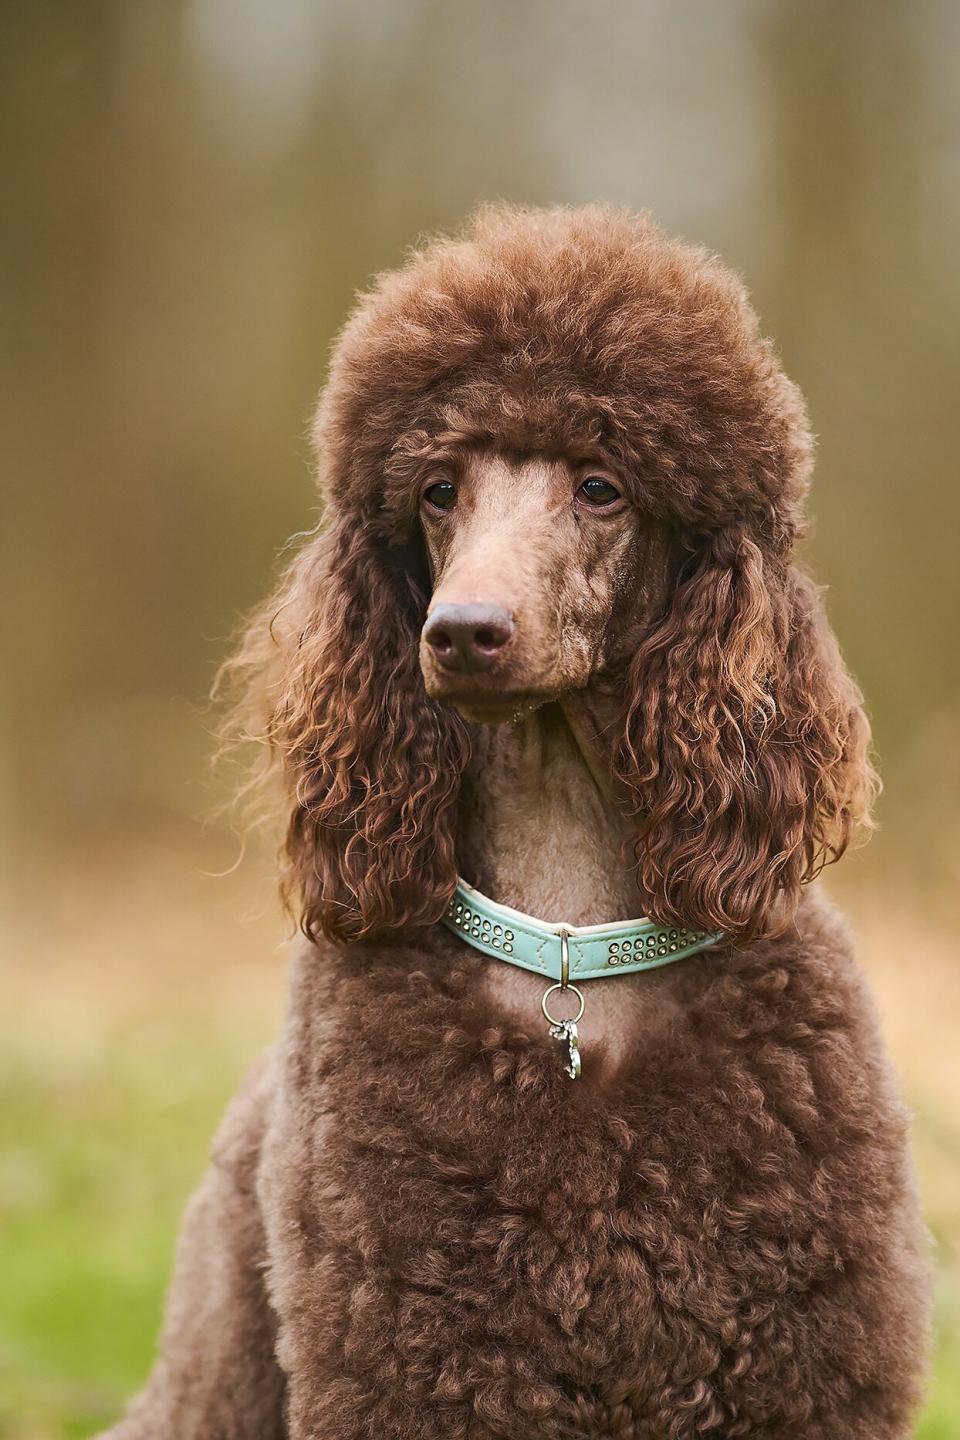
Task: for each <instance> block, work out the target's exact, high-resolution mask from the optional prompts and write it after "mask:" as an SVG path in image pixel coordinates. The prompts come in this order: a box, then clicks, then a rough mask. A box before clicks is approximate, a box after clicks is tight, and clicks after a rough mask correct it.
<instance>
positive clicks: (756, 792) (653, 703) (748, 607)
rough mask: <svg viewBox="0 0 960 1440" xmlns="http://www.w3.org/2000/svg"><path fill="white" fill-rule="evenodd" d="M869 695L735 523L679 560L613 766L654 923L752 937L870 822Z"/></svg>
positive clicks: (644, 645)
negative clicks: (627, 805) (632, 817)
mask: <svg viewBox="0 0 960 1440" xmlns="http://www.w3.org/2000/svg"><path fill="white" fill-rule="evenodd" d="M860 701H861V696H860V694H859V692H858V690H857V688H856V686H855V685H854V683H853V681H852V680H851V679H850V677H849V675H848V674H847V672H846V670H845V668H844V665H843V661H842V659H841V657H840V653H839V650H838V648H837V644H836V641H835V639H834V637H833V635H832V633H831V631H830V629H829V627H828V625H827V621H826V617H825V616H824V613H823V610H822V607H821V603H820V599H819V596H818V594H817V592H816V589H815V588H814V586H813V584H812V583H811V581H810V580H809V579H807V577H806V576H804V575H802V574H801V573H800V572H799V571H797V570H796V569H795V568H794V567H792V566H791V565H789V563H788V562H787V561H786V560H784V559H780V558H779V557H773V558H768V557H765V556H764V554H763V553H762V552H761V550H760V548H759V547H758V546H757V544H756V543H755V542H754V541H753V540H752V539H750V538H749V537H748V535H747V534H746V533H744V532H743V531H741V530H740V529H738V528H736V527H734V528H730V529H727V530H723V531H720V532H717V533H715V534H713V535H712V536H711V537H709V538H708V539H707V540H706V541H705V542H704V544H703V545H702V546H701V547H700V548H699V549H698V550H697V551H696V553H692V554H690V555H688V556H687V557H686V560H685V561H684V563H683V564H682V565H681V566H680V567H679V569H678V573H677V575H676V577H675V582H674V584H673V586H672V592H671V596H670V599H669V601H668V603H667V607H666V610H665V612H664V613H663V614H662V615H661V617H660V618H659V620H657V621H656V622H655V623H654V624H653V625H652V626H651V628H650V629H649V631H648V633H647V634H646V636H645V638H644V639H643V641H642V642H641V645H640V648H639V650H638V652H637V653H636V655H635V656H634V657H633V659H632V662H631V665H630V668H629V673H628V676H627V705H626V713H625V721H624V728H623V733H622V736H621V738H620V741H619V744H618V748H617V753H616V756H615V762H614V764H615V770H616V773H617V775H618V778H619V779H620V781H621V782H622V784H623V785H624V787H625V789H626V791H627V794H628V797H629V799H630V801H631V803H632V807H633V809H634V810H635V812H636V815H637V819H638V822H639V830H638V835H637V838H636V845H635V853H636V861H637V874H638V880H639V883H640V885H641V888H642V889H643V891H644V892H645V894H646V895H647V896H648V898H649V903H650V908H651V911H652V913H653V914H654V915H655V916H656V918H657V919H660V920H663V921H672V922H674V923H677V924H682V925H688V926H689V925H695V926H697V927H699V928H703V929H708V930H724V931H726V932H727V933H728V934H729V935H730V936H731V937H732V938H734V939H737V938H739V939H746V938H749V937H750V936H753V935H756V934H761V933H764V932H766V931H769V930H771V929H773V928H779V927H780V926H782V925H784V924H788V923H789V922H790V920H791V919H792V918H793V915H794V912H795V910H796V905H797V902H798V900H799V895H800V889H801V886H802V885H803V884H804V883H805V882H807V881H809V880H810V879H812V878H813V877H814V876H815V875H816V874H818V873H819V871H820V870H821V869H822V868H823V866H824V865H826V864H828V863H830V862H831V861H834V860H837V859H839V858H840V856H841V855H842V854H843V851H844V850H845V849H846V847H847V844H848V843H849V840H850V837H851V834H852V832H853V829H854V827H855V826H856V825H857V824H858V823H865V822H868V819H869V808H870V802H871V800H872V797H873V792H874V788H875V776H874V773H873V770H872V768H871V766H870V762H869V758H868V747H869V740H870V731H869V726H868V723H867V720H866V717H865V715H864V713H863V710H862V709H861V704H860Z"/></svg>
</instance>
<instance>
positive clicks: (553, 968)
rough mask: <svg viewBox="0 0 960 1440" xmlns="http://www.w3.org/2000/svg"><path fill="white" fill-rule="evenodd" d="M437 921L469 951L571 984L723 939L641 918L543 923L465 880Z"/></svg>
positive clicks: (650, 964)
mask: <svg viewBox="0 0 960 1440" xmlns="http://www.w3.org/2000/svg"><path fill="white" fill-rule="evenodd" d="M443 923H444V924H445V925H446V926H447V927H448V928H449V929H450V930H452V931H453V932H454V934H456V935H459V936H460V938H461V939H462V940H466V942H467V944H468V945H472V946H473V947H474V949H475V950H482V951H483V953H484V954H485V955H492V956H493V958H494V959H495V960H506V961H507V963H508V964H509V965H518V966H519V967H520V969H521V970H532V971H533V972H534V973H535V974H536V975H545V976H547V977H548V978H549V979H551V980H553V981H555V982H556V983H557V984H558V985H561V986H565V985H566V984H567V983H568V981H569V982H570V983H573V984H575V983H576V982H577V981H579V980H601V979H602V978H603V977H604V976H605V975H629V974H632V973H634V972H635V971H637V970H656V969H657V968H658V967H659V966H661V965H671V964H672V963H673V961H674V960H683V959H684V958H685V957H686V956H687V955H695V954H696V953H697V951H698V950H706V949H707V947H708V946H710V945H715V944H716V943H717V941H718V940H720V939H722V938H723V932H722V931H716V932H714V933H712V934H709V933H708V932H707V931H705V930H684V929H682V928H681V927H680V926H669V925H658V924H657V922H656V921H655V920H647V919H641V920H620V921H617V922H616V923H614V924H613V925H565V924H563V923H561V922H557V923H556V924H548V923H547V922H546V921H544V920H537V919H535V918H534V917H533V916H532V915H524V914H523V912H522V911H520V910H512V909H511V908H510V906H509V905H498V904H497V902H496V901H495V900H488V899H487V897H486V895H481V894H480V891H479V890H474V888H473V886H472V885H468V884H467V883H466V881H465V880H460V881H459V882H458V884H457V888H456V891H455V892H454V896H453V899H452V900H451V902H450V906H449V908H448V910H447V912H446V914H445V915H444V917H443ZM564 941H565V942H566V943H564ZM565 954H566V958H567V961H568V965H567V972H568V973H567V974H565V973H564V956H565Z"/></svg>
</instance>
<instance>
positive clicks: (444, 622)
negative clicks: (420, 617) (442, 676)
mask: <svg viewBox="0 0 960 1440" xmlns="http://www.w3.org/2000/svg"><path fill="white" fill-rule="evenodd" d="M512 634H513V617H512V615H511V614H510V612H509V611H508V610H504V609H502V607H501V606H499V605H479V604H478V605H437V606H436V607H435V608H434V609H433V610H432V611H431V612H430V614H429V615H428V616H427V623H426V625H424V627H423V638H424V640H425V641H426V643H427V644H428V645H429V646H430V649H431V650H432V651H433V653H434V655H435V656H436V658H437V659H438V660H439V662H440V664H441V665H442V666H443V668H444V669H445V670H487V669H489V668H490V666H491V665H492V664H493V662H494V661H495V660H496V658H497V656H498V655H499V654H500V651H501V650H502V649H503V647H504V645H506V643H507V641H508V640H509V639H510V636H511V635H512Z"/></svg>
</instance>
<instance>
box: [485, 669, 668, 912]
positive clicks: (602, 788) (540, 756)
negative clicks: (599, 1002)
mask: <svg viewBox="0 0 960 1440" xmlns="http://www.w3.org/2000/svg"><path fill="white" fill-rule="evenodd" d="M607 708H608V707H607V705H606V704H605V701H604V697H603V696H602V695H600V694H599V693H597V692H596V691H595V690H592V689H588V690H586V691H582V692H578V693H577V694H576V695H574V696H571V697H569V698H568V699H565V700H563V701H560V702H556V703H553V704H549V705H544V706H543V707H541V708H540V709H539V710H536V711H534V712H533V713H532V714H530V715H528V716H526V717H525V718H524V719H522V720H518V721H516V722H515V723H513V724H509V725H500V726H481V727H478V731H477V735H476V739H475V742H474V750H473V758H472V761H471V764H470V768H469V771H468V774H467V777H466V784H465V786H464V791H463V798H462V801H461V811H460V827H459V843H458V853H459V859H460V866H461V869H462V872H463V875H464V878H465V879H467V880H468V881H470V883H471V884H473V885H475V886H476V887H477V888H478V889H479V890H482V891H483V892H484V894H486V895H489V896H490V897H491V898H492V899H494V900H499V901H501V902H502V903H504V904H507V905H512V906H513V907H514V908H515V909H518V910H523V911H525V912H526V913H527V914H530V915H535V916H537V917H539V918H541V919H544V920H568V921H569V922H570V923H571V924H573V925H592V924H600V923H601V922H603V921H609V920H627V919H633V918H634V917H636V916H639V915H641V914H642V913H643V907H644V897H643V896H642V895H641V894H640V891H639V890H638V889H637V884H636V879H635V876H634V873H633V871H632V866H631V863H630V854H629V845H628V834H629V826H628V824H627V821H626V820H625V818H624V817H623V815H622V814H621V812H620V810H619V808H618V806H617V804H616V801H615V798H614V796H613V793H612V790H611V786H610V782H609V779H608V774H609V764H608V762H607V760H606V758H605V756H604V749H605V745H604V740H603V731H604V729H605V727H606V726H607V725H608V724H609V716H608V714H607Z"/></svg>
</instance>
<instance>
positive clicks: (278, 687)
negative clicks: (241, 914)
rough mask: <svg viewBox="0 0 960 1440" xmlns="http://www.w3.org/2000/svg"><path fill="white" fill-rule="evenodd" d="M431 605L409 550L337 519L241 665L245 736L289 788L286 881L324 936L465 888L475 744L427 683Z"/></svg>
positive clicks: (397, 916)
mask: <svg viewBox="0 0 960 1440" xmlns="http://www.w3.org/2000/svg"><path fill="white" fill-rule="evenodd" d="M414 558H415V557H414ZM425 605H426V598H425V593H424V590H423V587H422V585H421V584H420V582H419V580H418V577H417V574H416V564H415V563H414V564H411V555H410V554H408V553H406V552H405V551H404V550H402V549H401V548H399V547H391V546H388V545H387V544H386V543H385V542H384V541H383V540H381V539H379V538H375V537H373V536H371V535H370V534H369V533H368V531H367V529H366V528H365V526H364V525H363V524H362V522H357V521H352V522H347V521H344V520H340V521H339V522H337V523H336V524H335V526H334V528H333V529H332V530H331V531H330V532H329V533H327V534H324V535H321V536H320V537H319V538H315V539H313V540H312V541H310V542H309V543H308V544H307V545H306V546H305V547H304V549H303V550H302V551H301V552H300V554H299V555H298V556H297V558H296V559H295V561H294V563H293V564H292V566H291V567H290V569H289V571H288V572H287V574H286V576H285V577H284V580H283V582H282V584H281V586H280V589H279V591H278V592H277V594H276V596H275V597H274V598H273V600H272V601H270V602H269V603H268V604H267V605H266V606H265V607H264V608H263V609H262V611H261V612H260V613H259V615H258V616H257V617H255V619H254V621H253V623H252V624H251V626H250V629H249V631H248V633H247V635H246V638H245V640H244V642H243V644H242V646H241V648H240V650H239V652H238V654H237V655H236V656H235V657H234V659H233V660H232V661H230V662H229V663H228V667H227V669H228V671H229V672H231V673H230V675H229V676H228V678H232V679H233V680H234V681H236V682H239V685H240V688H241V690H242V691H243V692H244V695H245V698H244V699H243V700H242V701H241V706H242V713H244V714H245V716H246V720H245V726H246V729H247V733H248V735H252V736H254V737H255V738H257V739H260V740H262V741H264V742H265V744H266V747H267V755H268V757H269V759H268V765H269V764H271V763H272V764H273V765H276V766H278V767H279V768H280V770H281V773H282V775H283V777H284V779H285V782H286V783H285V786H284V788H285V790H286V792H287V804H288V805H289V802H290V797H291V796H292V800H293V808H292V813H291V814H290V820H289V825H288V829H287V837H286V844H285V859H286V865H285V884H284V889H285V893H286V897H287V901H288V904H289V905H290V907H291V908H292V909H293V910H294V911H296V912H297V913H298V914H299V917H300V925H301V928H302V929H303V930H304V932H305V933H306V934H307V935H309V936H310V937H311V938H316V936H317V935H318V934H319V933H321V932H322V933H324V934H326V935H328V936H330V937H331V938H333V939H338V940H360V939H368V938H372V937H375V936H378V935H382V934H385V933H387V932H390V931H400V930H404V929H408V928H415V927H417V926H420V925H428V924H432V923H433V922H435V921H436V920H437V919H439V917H440V915H441V914H442V912H443V909H444V907H445V905H446V904H447V902H448V900H449V897H450V895H451V893H452V891H453V888H454V885H455V883H456V860H455V856H454V819H455V807H456V801H457V797H458V794H459V789H460V780H461V775H462V772H463V769H464V766H465V765H466V761H467V756H468V746H467V738H466V732H465V729H464V727H463V725H462V724H461V722H460V721H459V720H458V719H457V717H456V716H455V715H453V714H452V713H450V712H448V711H443V710H441V709H440V707H439V706H436V705H434V703H433V702H432V701H431V700H430V699H429V698H428V697H427V695H426V692H425V690H424V688H423V681H422V678H421V674H420V666H419V659H418V641H419V631H420V626H421V624H422V618H423V612H424V609H425Z"/></svg>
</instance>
